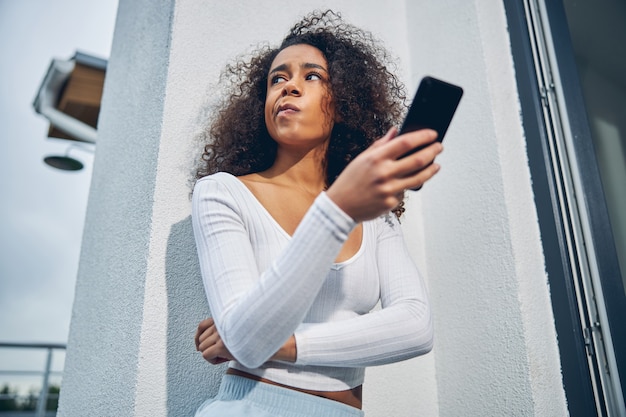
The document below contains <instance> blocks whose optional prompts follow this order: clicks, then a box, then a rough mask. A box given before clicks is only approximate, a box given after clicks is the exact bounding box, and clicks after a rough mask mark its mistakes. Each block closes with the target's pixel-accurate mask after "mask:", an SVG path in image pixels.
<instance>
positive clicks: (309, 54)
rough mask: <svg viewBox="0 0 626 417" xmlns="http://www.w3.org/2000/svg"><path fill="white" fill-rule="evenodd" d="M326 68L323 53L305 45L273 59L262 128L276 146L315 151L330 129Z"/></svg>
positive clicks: (283, 52)
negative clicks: (263, 127) (264, 128)
mask: <svg viewBox="0 0 626 417" xmlns="http://www.w3.org/2000/svg"><path fill="white" fill-rule="evenodd" d="M328 83H329V75H328V64H327V62H326V58H324V55H323V54H322V52H321V51H320V50H319V49H317V48H315V47H313V46H311V45H305V44H299V45H292V46H289V47H287V48H285V49H283V50H282V51H280V52H279V53H278V55H276V58H274V61H272V65H271V66H270V71H269V74H268V76H267V96H266V98H265V125H266V126H267V130H268V132H269V134H270V136H271V137H272V138H273V139H274V140H275V141H276V142H277V143H278V144H279V146H282V147H285V148H288V147H297V148H311V149H312V148H314V147H316V146H319V145H320V144H325V143H326V142H327V141H328V139H329V138H330V133H331V131H332V129H333V125H334V120H333V108H332V97H331V96H330V92H329V87H328Z"/></svg>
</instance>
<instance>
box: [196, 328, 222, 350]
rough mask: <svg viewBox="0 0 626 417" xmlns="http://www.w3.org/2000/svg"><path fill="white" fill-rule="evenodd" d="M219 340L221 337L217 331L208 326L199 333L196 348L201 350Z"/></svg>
mask: <svg viewBox="0 0 626 417" xmlns="http://www.w3.org/2000/svg"><path fill="white" fill-rule="evenodd" d="M220 340H221V338H220V335H219V333H217V331H215V329H214V328H210V329H208V330H206V331H205V332H204V333H202V334H201V335H200V345H199V346H198V349H199V350H201V351H202V350H205V349H207V348H208V347H209V346H213V345H215V344H216V343H218V342H219V341H220Z"/></svg>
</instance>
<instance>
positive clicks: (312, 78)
mask: <svg viewBox="0 0 626 417" xmlns="http://www.w3.org/2000/svg"><path fill="white" fill-rule="evenodd" d="M321 79H322V76H321V75H319V74H316V73H314V72H312V73H311V74H309V75H307V76H306V80H307V81H319V80H321Z"/></svg>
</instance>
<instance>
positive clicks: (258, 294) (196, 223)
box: [192, 173, 433, 391]
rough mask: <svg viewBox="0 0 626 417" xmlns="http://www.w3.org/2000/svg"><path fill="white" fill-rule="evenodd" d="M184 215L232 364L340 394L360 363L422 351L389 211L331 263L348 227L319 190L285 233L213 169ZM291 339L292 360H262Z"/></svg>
mask: <svg viewBox="0 0 626 417" xmlns="http://www.w3.org/2000/svg"><path fill="white" fill-rule="evenodd" d="M285 204H288V202H285ZM192 220H193V229H194V235H195V239H196V246H197V250H198V257H199V261H200V269H201V272H202V279H203V282H204V287H205V290H206V295H207V298H208V301H209V306H210V309H211V313H212V316H213V319H214V320H215V324H216V326H217V329H218V332H219V334H220V336H221V338H222V341H223V342H224V344H225V345H226V347H227V348H228V350H229V351H230V352H231V354H232V355H233V356H234V357H235V358H236V359H237V360H236V361H233V362H231V364H230V366H231V367H234V368H237V369H240V370H243V371H245V372H249V373H251V374H255V375H258V376H261V377H264V378H267V379H270V380H272V381H275V382H278V383H281V384H285V385H289V386H293V387H298V388H305V389H311V390H323V391H339V390H345V389H349V388H353V387H355V386H358V385H360V384H362V383H363V378H364V374H365V367H366V366H370V365H382V364H386V363H391V362H396V361H401V360H404V359H408V358H411V357H414V356H417V355H420V354H424V353H426V352H428V351H430V349H431V348H432V344H433V327H432V319H431V313H430V307H429V303H428V298H427V293H426V288H425V286H424V283H423V281H422V279H421V277H420V274H419V272H418V270H417V268H416V266H415V264H414V263H413V261H412V260H411V258H410V256H409V254H408V251H407V248H406V245H405V243H404V239H403V237H402V232H401V230H400V225H399V223H398V221H397V219H396V217H395V216H394V215H391V214H390V215H387V216H383V217H380V218H378V219H376V220H372V221H367V222H364V223H363V238H362V242H361V247H360V249H359V250H358V252H357V253H356V254H355V255H354V256H352V257H351V258H350V259H348V260H346V261H344V262H340V263H335V262H334V260H335V258H336V257H337V255H338V254H339V251H340V249H341V247H342V245H343V243H344V242H345V240H346V239H347V237H348V235H349V233H350V231H351V230H352V229H353V228H354V227H355V226H356V223H355V222H354V221H353V220H352V218H350V217H349V216H348V215H347V214H345V213H344V212H343V211H342V210H341V209H340V208H339V207H338V206H337V205H335V204H334V203H333V202H332V200H331V199H330V198H329V197H328V196H327V195H326V194H325V193H321V194H320V195H319V196H318V197H317V199H316V200H315V202H314V203H313V205H312V206H311V208H310V209H309V210H308V212H307V213H306V215H305V216H304V218H303V219H302V221H301V222H300V224H299V226H298V227H297V229H296V231H295V232H294V234H293V236H290V235H289V234H288V233H287V232H286V231H285V230H284V229H282V228H281V226H280V225H279V224H278V223H277V222H276V221H275V220H274V218H273V217H272V216H271V215H270V213H269V212H268V211H267V210H266V209H265V208H264V207H263V206H262V205H261V203H260V202H259V201H258V200H257V199H256V197H255V196H254V194H252V192H251V191H250V190H249V189H248V188H247V187H246V186H245V185H244V184H243V182H241V181H240V180H239V179H237V178H236V177H234V176H232V175H230V174H227V173H217V174H213V175H210V176H207V177H204V178H202V179H200V180H198V182H197V183H196V185H195V188H194V192H193V199H192ZM379 300H380V302H381V308H380V309H378V310H375V311H372V309H373V308H374V307H375V306H376V304H377V303H378V301H379ZM291 335H295V339H296V348H297V361H296V362H295V363H286V362H278V361H268V360H269V359H270V357H271V356H272V355H273V354H274V353H276V352H277V351H278V349H279V348H280V347H281V346H282V345H283V344H284V343H285V342H286V341H287V339H288V338H289V337H290V336H291Z"/></svg>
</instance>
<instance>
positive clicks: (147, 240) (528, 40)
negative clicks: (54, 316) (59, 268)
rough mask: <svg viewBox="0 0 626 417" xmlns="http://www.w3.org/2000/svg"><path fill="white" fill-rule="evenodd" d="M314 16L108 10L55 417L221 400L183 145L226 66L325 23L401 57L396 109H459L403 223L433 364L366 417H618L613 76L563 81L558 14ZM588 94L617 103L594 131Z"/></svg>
mask: <svg viewBox="0 0 626 417" xmlns="http://www.w3.org/2000/svg"><path fill="white" fill-rule="evenodd" d="M329 3H330V2H324V1H318V0H315V1H313V2H303V1H294V2H291V3H289V5H288V7H286V5H285V4H279V3H270V4H263V3H261V2H254V1H251V0H232V1H229V2H202V1H197V0H178V1H174V0H157V1H154V0H150V1H148V0H133V1H129V0H120V3H119V10H118V16H117V23H116V29H115V36H114V41H113V48H112V53H111V57H110V59H109V64H108V69H107V76H106V80H105V88H104V96H103V101H102V108H101V114H100V119H99V124H98V145H97V153H96V159H95V165H94V172H93V180H92V185H91V192H90V198H89V204H88V210H87V217H86V224H85V232H84V238H83V247H82V254H81V261H80V266H79V273H78V279H77V287H76V294H75V304H74V309H73V317H72V325H71V330H70V337H69V342H68V351H67V358H66V367H65V374H64V381H63V384H64V385H63V390H62V395H61V400H60V408H59V415H60V416H77V415H115V416H131V415H132V416H146V415H155V416H156V415H163V416H165V415H170V416H182V415H193V412H194V410H195V408H197V406H198V405H199V404H200V403H202V401H204V399H206V398H208V397H210V396H212V395H213V394H214V393H215V392H216V390H217V386H218V384H219V380H220V377H221V374H222V372H223V370H224V369H223V368H222V367H212V366H210V365H208V364H207V363H205V362H204V361H203V360H202V358H201V357H200V356H199V355H198V354H197V353H196V352H195V349H194V345H193V335H194V332H195V326H196V325H197V323H198V322H199V320H201V319H202V318H205V317H206V316H208V315H209V314H210V312H209V309H208V306H207V303H206V301H205V298H204V293H203V289H202V285H201V280H200V277H199V269H198V265H197V261H196V255H195V247H194V243H193V236H192V231H191V222H190V217H189V216H190V199H189V195H190V192H191V190H192V177H193V173H194V168H195V166H196V164H197V158H198V156H199V153H200V151H201V147H200V144H199V143H198V141H197V139H196V138H197V136H198V131H199V129H201V127H202V120H203V117H204V115H206V113H205V112H206V111H207V110H206V109H207V108H209V107H208V105H209V104H210V103H211V102H212V101H213V100H214V99H215V97H216V96H218V95H219V85H218V84H219V74H220V71H221V69H222V68H223V67H224V65H225V64H226V63H227V62H229V61H232V59H234V58H235V57H236V56H237V55H240V54H242V53H245V52H246V51H250V50H251V49H253V48H254V47H255V46H257V45H258V44H259V43H263V42H267V43H269V44H272V45H276V44H277V43H278V42H279V41H280V39H282V37H283V36H284V34H285V33H286V32H287V30H288V28H289V27H290V26H291V25H292V24H293V23H294V22H295V21H296V20H298V19H299V18H300V17H301V16H302V15H304V14H306V13H308V12H310V11H311V10H313V9H325V8H329V7H330V8H332V9H334V10H336V11H339V12H341V13H342V14H343V16H344V18H345V19H346V20H347V21H349V22H351V23H354V24H355V25H357V26H360V27H363V28H366V29H368V30H370V31H372V32H373V33H374V34H375V35H376V36H377V37H378V38H380V39H381V40H382V41H383V42H384V44H385V45H386V46H387V47H388V49H390V50H391V52H392V53H393V54H394V55H395V56H397V57H398V67H397V69H396V70H397V72H398V74H399V75H400V76H401V78H402V79H403V80H404V81H405V83H406V85H407V90H408V91H409V95H410V94H411V92H412V91H414V89H415V87H416V86H417V84H418V83H419V80H420V79H421V78H422V77H423V76H424V75H433V76H436V77H438V78H442V79H444V80H448V81H451V82H453V83H456V84H459V85H461V86H463V88H464V90H465V95H464V97H463V100H462V102H461V105H460V107H459V110H458V112H457V114H456V116H455V118H454V121H453V123H452V125H451V127H450V129H449V131H448V133H447V135H446V139H445V142H444V146H445V151H444V153H443V154H442V155H441V157H440V158H439V161H440V162H441V164H442V171H441V173H440V174H439V175H438V176H437V177H436V179H435V180H433V181H432V182H431V183H429V184H428V185H427V186H426V187H425V188H424V189H423V190H421V191H419V192H417V193H412V194H410V195H409V199H408V204H407V205H408V209H407V212H406V213H405V220H404V221H403V230H404V233H405V236H406V238H407V242H408V244H409V246H410V248H411V250H412V255H413V256H414V258H415V261H416V263H417V264H418V266H419V267H420V268H421V269H422V272H423V273H424V275H425V276H426V277H427V282H428V286H429V291H430V294H431V298H432V304H433V309H434V315H435V332H436V336H435V339H436V340H435V348H434V350H433V352H431V353H430V354H428V355H426V356H424V357H420V358H416V359H413V360H411V361H408V362H405V363H399V364H394V365H390V366H384V367H379V368H371V369H368V372H367V374H366V383H365V386H364V409H365V411H366V415H367V416H372V417H375V416H381V417H382V416H390V415H392V416H442V417H443V416H459V415H463V416H501V415H519V416H550V417H553V416H566V415H571V416H581V417H582V416H585V417H586V416H590V415H609V416H620V415H624V402H623V392H622V388H621V387H622V386H623V385H624V383H623V379H624V377H625V375H626V370H625V368H624V361H625V360H626V358H624V355H625V353H626V349H625V348H624V343H625V340H626V336H625V329H624V326H621V327H620V326H619V325H618V324H617V323H616V322H617V320H619V319H620V317H625V315H624V314H623V313H624V312H625V311H626V310H625V307H624V306H625V299H626V295H625V293H624V279H623V276H622V275H621V273H620V262H622V264H621V270H624V269H626V267H624V264H623V259H624V246H623V242H624V238H623V236H624V228H623V226H620V225H623V224H624V223H623V217H621V218H620V215H622V216H623V213H624V212H626V210H624V207H625V206H624V205H623V198H624V195H626V193H624V189H623V183H624V182H623V181H622V182H619V179H620V178H621V179H624V177H620V175H621V174H620V172H622V173H623V172H624V146H625V145H624V141H625V139H624V137H625V136H624V133H623V132H624V130H623V128H622V126H623V120H626V119H625V118H623V117H622V118H621V119H620V117H619V116H620V115H622V116H623V113H624V110H625V105H624V103H625V101H624V92H625V91H626V89H624V87H623V86H624V78H623V77H624V75H623V74H624V73H625V72H621V73H620V72H619V71H618V72H617V78H619V76H620V74H621V77H622V78H621V79H618V80H617V81H616V80H615V76H612V77H608V78H607V77H603V75H602V74H603V72H602V71H601V70H599V69H598V68H599V67H595V66H591V65H589V66H587V67H585V71H587V72H585V71H581V69H580V68H579V67H577V62H576V59H577V57H578V58H580V57H581V56H583V57H584V56H585V55H584V54H583V53H582V52H580V53H578V52H575V51H574V49H573V47H572V45H574V44H575V42H572V39H573V40H576V39H577V36H578V35H577V33H579V32H578V30H580V31H583V30H584V29H580V28H579V27H578V26H576V28H578V29H574V28H575V26H574V24H573V23H572V22H573V21H574V20H575V19H579V20H580V15H581V12H580V10H578V11H577V10H575V8H576V5H575V4H573V3H574V2H568V1H567V0H565V1H563V2H560V1H555V2H549V1H547V0H545V1H538V0H537V1H534V0H526V1H521V0H519V1H513V0H504V1H495V0H494V1H478V0H445V1H437V2H434V1H412V0H407V1H404V0H390V1H387V2H378V1H373V0H371V1H370V0H368V1H358V2H357V1H350V0H340V1H333V2H332V4H329ZM569 3H572V4H569ZM606 3H607V4H608V3H611V2H610V1H607V2H606ZM613 3H615V4H617V5H616V6H615V8H614V10H613V12H612V13H609V14H608V15H609V16H613V15H616V14H618V13H619V12H623V7H622V4H621V3H619V4H618V2H617V1H615V2H613ZM598 8H599V6H598ZM585 14H586V15H589V12H588V11H586V12H583V15H585ZM576 16H578V18H577V17H576ZM622 16H626V15H622ZM579 20H577V21H579ZM582 20H585V19H582ZM618 21H619V20H618ZM622 21H623V20H622ZM609 23H610V22H608V23H607V26H608V25H609ZM615 30H618V29H615ZM620 30H622V29H620ZM578 38H581V39H583V40H585V39H588V37H587V36H585V35H584V33H583V35H581V36H579V37H578ZM568 48H569V49H568ZM583 49H584V48H583ZM587 49H588V50H589V49H591V50H593V49H594V48H593V46H591V47H590V46H587ZM611 55H612V54H606V55H605V56H611ZM622 55H624V54H622ZM598 59H599V58H598ZM579 61H580V59H579ZM595 62H597V61H595ZM615 65H619V63H613V62H609V63H606V65H603V66H602V69H604V68H605V67H608V68H613V67H614V66H615ZM580 74H583V81H584V80H591V81H589V83H588V84H585V82H583V83H582V84H581V83H580V78H577V77H579V76H580ZM355 76H358V75H357V74H355ZM594 80H596V81H597V80H600V81H598V84H592V82H593V81H594ZM581 85H582V87H581ZM597 85H601V86H602V88H604V90H602V91H608V92H609V93H610V97H611V100H613V101H612V102H611V103H614V104H615V105H612V106H609V107H610V108H611V109H613V110H612V111H614V113H610V112H607V111H605V112H604V113H602V112H601V111H599V113H597V114H598V115H599V116H598V117H596V118H594V117H593V115H592V116H588V115H587V113H586V111H587V108H588V107H589V105H588V103H590V102H591V101H593V102H594V103H598V102H599V103H602V102H603V100H604V97H608V95H605V94H595V95H594V94H593V93H594V92H597V91H598V90H597V89H596V87H595V86H597ZM585 88H587V89H588V91H590V92H591V95H589V94H588V95H587V96H585V91H584V90H585ZM607 94H608V93H607ZM620 106H621V107H620ZM606 107H607V106H605V108H606ZM600 108H601V109H603V108H602V106H600ZM576 112H578V113H576ZM620 112H621V113H620ZM583 116H584V117H583ZM620 123H621V124H620ZM607 132H608V133H607ZM600 134H603V135H604V136H602V137H603V138H605V137H606V138H608V139H606V140H605V139H598V137H599V135H600ZM594 141H595V142H594ZM607 143H608V145H607ZM607 146H608V148H607ZM607 149H608V150H607ZM619 152H621V159H620V153H619ZM598 155H599V156H598ZM603 158H604V159H603ZM609 159H610V160H611V161H612V162H611V167H612V168H611V169H609V170H607V169H604V168H603V167H605V165H606V164H605V161H607V160H609ZM620 161H621V162H620ZM620 164H621V168H620ZM603 169H604V170H603ZM620 169H621V170H622V171H620ZM605 171H606V172H608V174H607V173H606V172H605ZM619 184H622V185H621V187H622V188H619V187H620V185H619ZM620 222H621V223H620ZM620 242H622V243H620Z"/></svg>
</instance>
